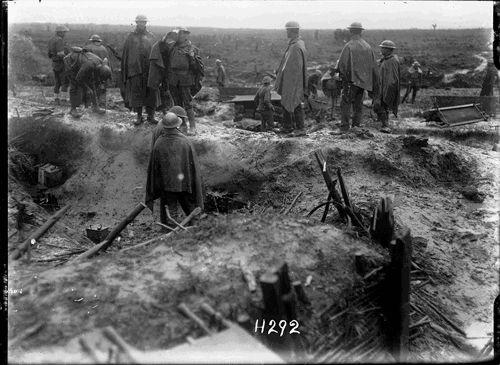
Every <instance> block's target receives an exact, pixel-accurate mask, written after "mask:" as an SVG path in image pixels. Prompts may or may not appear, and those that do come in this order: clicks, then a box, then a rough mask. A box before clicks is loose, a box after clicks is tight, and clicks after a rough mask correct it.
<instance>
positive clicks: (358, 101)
mask: <svg viewBox="0 0 500 365" xmlns="http://www.w3.org/2000/svg"><path fill="white" fill-rule="evenodd" d="M347 29H349V33H350V34H351V40H350V41H349V42H347V44H346V45H345V46H344V48H343V49H342V52H341V54H340V57H339V62H338V72H339V74H340V78H341V79H342V99H341V101H340V109H341V113H342V121H341V124H340V130H341V131H342V132H347V131H348V130H349V129H350V128H351V125H350V114H351V105H352V109H353V116H352V126H353V127H359V126H360V125H361V120H362V118H363V93H364V91H365V90H366V91H368V93H369V95H372V97H374V98H375V97H376V96H377V94H378V82H379V74H378V66H377V60H376V58H375V54H374V53H373V50H372V48H371V47H370V45H369V44H368V43H367V42H366V41H365V40H364V39H362V38H361V32H362V31H363V30H364V29H365V28H363V27H362V26H361V23H358V22H354V23H352V24H351V25H350V26H349V27H347Z"/></svg>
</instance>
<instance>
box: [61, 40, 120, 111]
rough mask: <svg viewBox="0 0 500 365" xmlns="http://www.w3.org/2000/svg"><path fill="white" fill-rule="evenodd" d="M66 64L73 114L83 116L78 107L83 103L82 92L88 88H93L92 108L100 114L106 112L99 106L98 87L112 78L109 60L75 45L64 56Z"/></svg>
mask: <svg viewBox="0 0 500 365" xmlns="http://www.w3.org/2000/svg"><path fill="white" fill-rule="evenodd" d="M64 64H65V69H66V72H67V74H68V78H69V80H70V85H71V88H70V102H71V110H70V114H71V116H72V117H74V118H80V117H81V116H82V114H81V113H79V112H78V111H77V109H76V108H77V107H78V106H79V105H80V104H81V99H82V93H83V92H85V90H86V89H87V88H88V89H90V90H92V94H91V95H92V105H93V108H92V110H93V111H94V112H96V113H98V114H104V113H105V111H104V110H102V109H101V108H99V105H98V103H97V89H99V88H100V87H102V85H103V83H104V82H106V81H107V80H109V78H111V68H110V67H109V66H108V60H107V59H106V60H102V59H101V58H99V57H98V56H96V55H95V54H93V53H92V52H87V51H86V50H84V49H82V48H80V47H73V48H72V52H71V53H70V54H69V55H67V56H66V57H64Z"/></svg>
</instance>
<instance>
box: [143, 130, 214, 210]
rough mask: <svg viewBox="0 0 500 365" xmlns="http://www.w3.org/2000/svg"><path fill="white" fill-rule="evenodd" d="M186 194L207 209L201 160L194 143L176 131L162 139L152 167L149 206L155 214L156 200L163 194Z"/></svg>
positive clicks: (165, 133)
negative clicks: (204, 201)
mask: <svg viewBox="0 0 500 365" xmlns="http://www.w3.org/2000/svg"><path fill="white" fill-rule="evenodd" d="M164 191H170V192H186V193H189V194H192V195H193V196H194V197H195V198H196V205H197V206H198V207H200V208H201V209H202V210H203V207H204V204H203V189H202V179H201V171H200V166H199V163H198V157H197V155H196V151H195V149H194V146H193V143H192V142H191V141H190V140H189V139H188V138H187V137H186V136H184V135H183V134H182V133H180V132H179V131H178V130H177V129H175V128H170V129H165V130H164V131H163V133H161V135H160V136H158V138H157V140H156V142H155V144H154V147H153V150H152V151H151V155H150V157H149V164H148V176H147V183H146V204H147V206H148V208H149V209H151V211H153V200H154V199H157V198H159V197H160V196H161V195H162V192H164Z"/></svg>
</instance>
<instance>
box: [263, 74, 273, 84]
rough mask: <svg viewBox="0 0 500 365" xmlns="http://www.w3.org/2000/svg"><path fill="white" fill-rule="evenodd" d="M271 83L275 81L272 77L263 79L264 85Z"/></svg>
mask: <svg viewBox="0 0 500 365" xmlns="http://www.w3.org/2000/svg"><path fill="white" fill-rule="evenodd" d="M271 81H273V79H272V78H271V77H270V76H264V78H263V79H262V83H263V84H270V83H271Z"/></svg>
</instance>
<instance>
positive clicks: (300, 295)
mask: <svg viewBox="0 0 500 365" xmlns="http://www.w3.org/2000/svg"><path fill="white" fill-rule="evenodd" d="M292 286H293V289H294V292H295V294H296V295H297V299H298V300H299V302H300V303H302V304H304V305H306V306H310V305H311V304H312V303H311V301H310V300H309V298H308V297H307V295H306V292H305V291H304V288H303V287H302V283H301V282H300V281H294V282H293V283H292Z"/></svg>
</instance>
